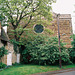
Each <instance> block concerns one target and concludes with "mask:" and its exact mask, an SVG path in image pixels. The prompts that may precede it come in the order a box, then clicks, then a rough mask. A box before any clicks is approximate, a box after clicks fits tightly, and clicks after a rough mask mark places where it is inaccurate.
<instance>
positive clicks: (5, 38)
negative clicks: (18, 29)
mask: <svg viewBox="0 0 75 75" xmlns="http://www.w3.org/2000/svg"><path fill="white" fill-rule="evenodd" d="M0 40H3V41H7V42H8V41H9V37H8V35H7V33H5V31H4V29H3V28H2V27H1V36H0Z"/></svg>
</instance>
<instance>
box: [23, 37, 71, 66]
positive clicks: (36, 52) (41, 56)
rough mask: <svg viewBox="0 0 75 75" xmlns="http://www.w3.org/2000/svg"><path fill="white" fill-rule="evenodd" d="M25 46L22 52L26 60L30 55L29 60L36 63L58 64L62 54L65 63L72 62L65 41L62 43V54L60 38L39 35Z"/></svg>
mask: <svg viewBox="0 0 75 75" xmlns="http://www.w3.org/2000/svg"><path fill="white" fill-rule="evenodd" d="M25 47H26V48H25V49H24V50H23V52H22V55H23V61H24V62H25V61H27V57H28V56H30V57H29V61H30V62H32V63H35V64H39V65H40V64H43V65H46V64H55V63H56V64H57V62H59V56H60V55H61V57H62V61H63V62H64V63H66V62H67V63H68V62H69V63H70V59H69V53H68V50H67V48H65V47H64V43H61V54H60V53H59V48H58V38H56V37H52V38H47V37H44V36H37V37H36V38H35V39H34V40H33V41H29V42H28V43H27V44H26V45H25ZM26 56H27V57H26Z"/></svg>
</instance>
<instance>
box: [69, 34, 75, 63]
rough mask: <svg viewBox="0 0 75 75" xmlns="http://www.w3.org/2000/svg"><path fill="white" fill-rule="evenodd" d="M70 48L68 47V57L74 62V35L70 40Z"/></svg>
mask: <svg viewBox="0 0 75 75" xmlns="http://www.w3.org/2000/svg"><path fill="white" fill-rule="evenodd" d="M71 44H72V48H69V54H70V59H71V61H72V62H74V63H75V35H73V41H72V42H71Z"/></svg>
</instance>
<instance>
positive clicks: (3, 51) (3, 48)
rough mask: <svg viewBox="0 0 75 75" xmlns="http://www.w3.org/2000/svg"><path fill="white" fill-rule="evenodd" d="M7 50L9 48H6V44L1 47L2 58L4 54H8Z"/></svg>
mask: <svg viewBox="0 0 75 75" xmlns="http://www.w3.org/2000/svg"><path fill="white" fill-rule="evenodd" d="M7 52H8V50H6V49H5V47H4V46H3V47H1V48H0V60H1V58H2V57H3V56H4V55H6V54H7Z"/></svg>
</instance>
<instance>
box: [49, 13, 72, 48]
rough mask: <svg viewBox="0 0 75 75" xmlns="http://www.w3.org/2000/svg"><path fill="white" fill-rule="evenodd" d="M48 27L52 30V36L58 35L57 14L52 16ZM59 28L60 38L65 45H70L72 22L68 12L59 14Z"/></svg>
mask: <svg viewBox="0 0 75 75" xmlns="http://www.w3.org/2000/svg"><path fill="white" fill-rule="evenodd" d="M50 29H52V30H53V31H54V34H53V35H52V36H58V25H57V16H56V14H55V16H54V17H53V21H52V25H51V26H50ZM59 30H60V38H61V39H62V40H63V42H65V43H67V45H66V47H71V40H72V39H71V38H70V36H71V35H72V23H71V15H70V14H60V16H59Z"/></svg>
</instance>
